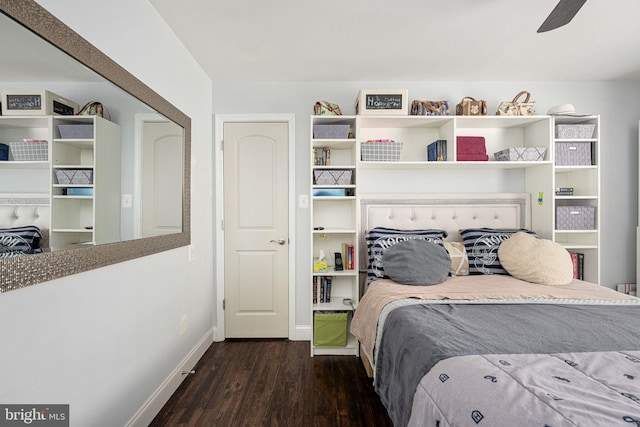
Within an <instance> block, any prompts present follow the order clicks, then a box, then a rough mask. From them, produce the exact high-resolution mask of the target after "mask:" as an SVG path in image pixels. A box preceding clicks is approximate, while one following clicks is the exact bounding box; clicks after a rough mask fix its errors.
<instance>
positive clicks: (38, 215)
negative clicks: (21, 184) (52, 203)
mask: <svg viewBox="0 0 640 427" xmlns="http://www.w3.org/2000/svg"><path fill="white" fill-rule="evenodd" d="M50 216H51V215H50V208H49V195H48V194H46V193H43V194H41V193H0V228H12V227H22V226H25V225H35V226H36V227H38V228H40V231H41V232H42V234H43V236H44V239H43V242H42V243H41V247H43V248H46V247H48V246H49V244H48V242H49V227H50V225H49V224H50Z"/></svg>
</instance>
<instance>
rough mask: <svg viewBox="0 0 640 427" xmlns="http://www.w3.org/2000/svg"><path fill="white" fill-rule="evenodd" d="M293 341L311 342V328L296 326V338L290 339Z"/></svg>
mask: <svg viewBox="0 0 640 427" xmlns="http://www.w3.org/2000/svg"><path fill="white" fill-rule="evenodd" d="M290 340H291V341H311V326H309V325H296V328H295V336H293V337H291V338H290Z"/></svg>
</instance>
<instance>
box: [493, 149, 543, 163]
mask: <svg viewBox="0 0 640 427" xmlns="http://www.w3.org/2000/svg"><path fill="white" fill-rule="evenodd" d="M546 152H547V149H546V148H544V147H510V148H507V149H504V150H500V151H498V152H496V153H493V157H494V158H495V159H496V160H500V161H510V162H541V161H543V160H544V154H545V153H546Z"/></svg>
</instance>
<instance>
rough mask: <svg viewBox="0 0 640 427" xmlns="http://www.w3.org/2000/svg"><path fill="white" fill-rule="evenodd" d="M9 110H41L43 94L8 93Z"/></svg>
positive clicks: (7, 105) (7, 107)
mask: <svg viewBox="0 0 640 427" xmlns="http://www.w3.org/2000/svg"><path fill="white" fill-rule="evenodd" d="M5 108H6V109H7V110H27V111H28V110H40V109H42V95H18V94H11V95H7V100H6V106H5Z"/></svg>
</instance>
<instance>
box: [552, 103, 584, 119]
mask: <svg viewBox="0 0 640 427" xmlns="http://www.w3.org/2000/svg"><path fill="white" fill-rule="evenodd" d="M547 115H549V116H571V117H587V116H588V115H589V114H578V113H576V107H574V106H573V104H559V105H554V106H553V107H551V108H549V109H548V110H547Z"/></svg>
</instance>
